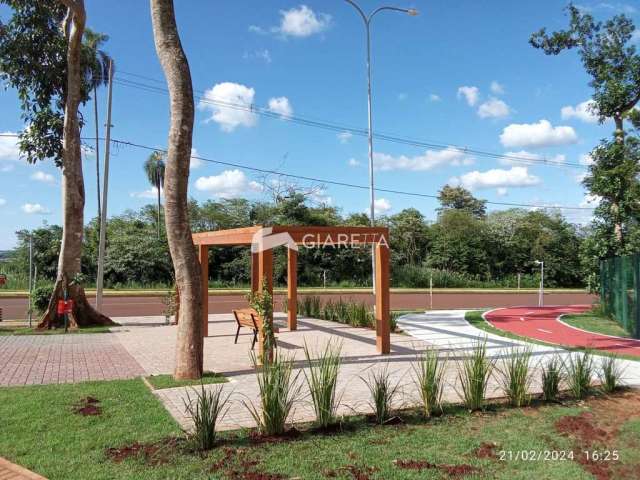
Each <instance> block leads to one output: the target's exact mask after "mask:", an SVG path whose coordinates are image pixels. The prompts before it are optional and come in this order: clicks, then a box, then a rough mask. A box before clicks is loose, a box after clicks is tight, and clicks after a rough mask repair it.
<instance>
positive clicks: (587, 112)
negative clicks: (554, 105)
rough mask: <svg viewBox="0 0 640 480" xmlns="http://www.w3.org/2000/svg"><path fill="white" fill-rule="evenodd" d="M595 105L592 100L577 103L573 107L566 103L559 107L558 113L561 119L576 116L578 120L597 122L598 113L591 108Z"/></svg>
mask: <svg viewBox="0 0 640 480" xmlns="http://www.w3.org/2000/svg"><path fill="white" fill-rule="evenodd" d="M595 105H596V102H594V101H593V100H586V101H584V102H582V103H579V104H578V105H576V106H575V107H572V106H571V105H567V106H566V107H562V108H561V109H560V115H561V116H562V119H563V120H570V119H572V118H577V119H578V120H581V121H583V122H587V123H598V115H597V114H596V113H594V110H593V108H594V107H595Z"/></svg>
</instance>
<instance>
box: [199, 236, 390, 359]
mask: <svg viewBox="0 0 640 480" xmlns="http://www.w3.org/2000/svg"><path fill="white" fill-rule="evenodd" d="M256 236H257V238H258V240H260V239H262V240H261V241H259V242H258V243H256ZM285 241H286V243H285ZM278 242H279V243H278ZM193 243H194V244H195V245H196V247H197V248H198V258H199V259H200V269H201V272H202V275H201V276H202V292H203V298H205V299H207V298H208V287H209V248H211V247H229V246H238V245H246V246H251V247H252V253H251V290H252V291H253V292H259V291H261V290H262V288H263V285H262V283H263V282H262V279H266V282H265V286H266V288H267V289H268V290H269V292H270V293H271V294H272V295H273V248H277V247H279V246H281V245H285V248H287V259H288V261H287V305H288V309H287V310H288V312H287V325H288V328H289V329H290V330H296V329H297V313H298V312H297V308H298V305H297V291H298V275H297V265H298V251H297V249H295V248H293V247H294V246H303V247H317V246H364V245H374V246H375V262H376V278H375V299H376V304H375V306H376V308H375V316H376V346H377V349H378V352H379V353H389V351H390V321H389V229H387V228H383V227H314V226H309V227H307V226H283V225H276V226H273V227H262V226H260V225H257V226H253V227H246V228H234V229H230V230H217V231H213V232H202V233H194V234H193ZM203 307H204V308H203V311H202V326H203V335H204V336H205V337H206V336H208V334H209V322H208V317H209V305H208V302H207V301H204V302H203Z"/></svg>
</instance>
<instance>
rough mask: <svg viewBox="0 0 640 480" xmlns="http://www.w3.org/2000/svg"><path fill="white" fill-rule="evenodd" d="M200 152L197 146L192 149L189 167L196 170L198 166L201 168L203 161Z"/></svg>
mask: <svg viewBox="0 0 640 480" xmlns="http://www.w3.org/2000/svg"><path fill="white" fill-rule="evenodd" d="M199 156H200V154H199V153H198V150H196V149H195V148H192V149H191V158H190V160H189V168H191V169H193V170H195V169H196V168H200V167H201V166H202V164H203V161H202V160H200V159H199V158H197V157H199Z"/></svg>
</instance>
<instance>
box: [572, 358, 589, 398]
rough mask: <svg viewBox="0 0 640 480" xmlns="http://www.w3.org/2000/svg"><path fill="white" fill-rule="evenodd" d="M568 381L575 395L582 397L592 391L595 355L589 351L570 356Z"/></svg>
mask: <svg viewBox="0 0 640 480" xmlns="http://www.w3.org/2000/svg"><path fill="white" fill-rule="evenodd" d="M566 370H567V383H568V387H569V391H570V392H571V395H573V397H575V398H578V399H582V398H584V397H586V396H587V394H588V393H589V392H590V391H591V389H592V386H591V379H592V377H593V371H594V368H593V357H592V356H591V354H589V352H585V353H583V354H579V353H578V354H575V355H571V356H569V360H568V363H567V369H566Z"/></svg>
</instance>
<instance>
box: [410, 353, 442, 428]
mask: <svg viewBox="0 0 640 480" xmlns="http://www.w3.org/2000/svg"><path fill="white" fill-rule="evenodd" d="M413 368H414V377H415V382H416V385H417V387H418V391H419V392H420V399H421V400H422V412H423V413H424V416H425V417H430V416H431V415H433V414H434V413H435V412H436V411H440V412H442V393H443V391H444V373H445V371H446V368H447V360H446V359H445V360H440V359H439V358H438V351H437V350H436V349H434V348H428V349H427V350H425V352H424V353H423V354H422V357H421V358H420V361H419V362H418V366H417V367H415V366H414V367H413Z"/></svg>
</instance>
